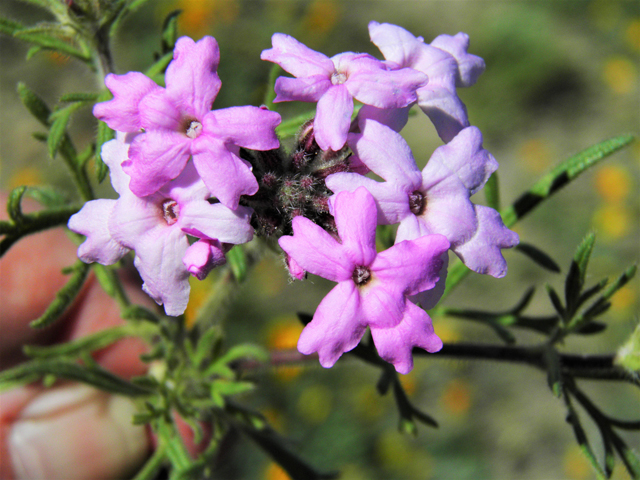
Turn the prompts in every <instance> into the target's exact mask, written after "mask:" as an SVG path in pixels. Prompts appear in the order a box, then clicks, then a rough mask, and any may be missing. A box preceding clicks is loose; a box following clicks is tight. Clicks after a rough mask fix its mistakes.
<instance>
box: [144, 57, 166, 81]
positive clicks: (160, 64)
mask: <svg viewBox="0 0 640 480" xmlns="http://www.w3.org/2000/svg"><path fill="white" fill-rule="evenodd" d="M171 60H173V52H168V53H165V54H164V55H163V56H162V57H160V58H159V59H158V60H157V61H156V62H155V63H154V64H153V65H151V66H150V67H149V68H148V69H147V71H146V72H144V73H145V75H146V76H147V77H150V78H152V79H154V77H156V76H157V75H160V74H161V73H162V72H164V71H165V69H166V68H167V65H169V63H171ZM154 80H155V79H154Z"/></svg>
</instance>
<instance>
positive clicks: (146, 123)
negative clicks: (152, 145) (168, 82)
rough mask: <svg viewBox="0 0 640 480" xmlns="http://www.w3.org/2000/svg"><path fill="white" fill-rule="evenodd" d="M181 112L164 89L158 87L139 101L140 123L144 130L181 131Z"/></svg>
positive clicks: (184, 132) (182, 132) (184, 134)
mask: <svg viewBox="0 0 640 480" xmlns="http://www.w3.org/2000/svg"><path fill="white" fill-rule="evenodd" d="M182 121H183V114H182V112H181V111H180V109H179V108H178V106H177V105H176V104H175V102H174V101H173V100H172V99H171V97H169V95H167V92H166V90H164V89H162V88H159V89H158V90H154V91H153V92H151V93H149V94H148V95H147V96H146V97H144V98H143V99H142V101H141V102H140V124H141V125H142V128H144V129H145V131H146V132H150V131H153V130H169V131H171V132H180V133H181V134H183V136H184V137H185V138H186V131H182V128H183V125H182Z"/></svg>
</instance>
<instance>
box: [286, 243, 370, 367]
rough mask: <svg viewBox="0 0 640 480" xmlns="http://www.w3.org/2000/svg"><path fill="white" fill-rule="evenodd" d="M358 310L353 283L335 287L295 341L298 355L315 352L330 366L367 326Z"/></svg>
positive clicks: (356, 294)
mask: <svg viewBox="0 0 640 480" xmlns="http://www.w3.org/2000/svg"><path fill="white" fill-rule="evenodd" d="M283 238H284V237H283ZM360 307H361V305H360V295H359V293H358V289H357V288H356V287H355V285H354V283H353V282H351V281H348V282H341V283H339V284H338V285H336V286H335V287H334V288H333V290H331V291H330V292H329V293H328V294H327V296H326V297H324V299H323V300H322V302H320V305H318V308H317V310H316V313H315V314H314V316H313V320H312V321H311V323H309V324H308V325H307V326H306V327H304V329H303V330H302V333H301V334H300V338H299V340H298V350H299V351H300V353H303V354H305V355H309V354H311V353H313V352H318V356H319V357H320V365H322V366H323V367H325V368H330V367H332V366H333V365H334V364H335V363H336V361H337V360H338V358H340V356H341V355H342V354H343V353H344V352H348V351H349V350H352V349H354V348H355V347H356V345H358V343H360V339H361V338H362V335H364V331H365V328H366V327H365V325H364V324H363V323H362V318H361V313H360Z"/></svg>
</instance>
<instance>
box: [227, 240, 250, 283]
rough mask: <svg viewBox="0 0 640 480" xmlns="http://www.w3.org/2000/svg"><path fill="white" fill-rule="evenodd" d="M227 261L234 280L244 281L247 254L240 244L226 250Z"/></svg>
mask: <svg viewBox="0 0 640 480" xmlns="http://www.w3.org/2000/svg"><path fill="white" fill-rule="evenodd" d="M227 262H229V266H230V267H231V271H232V272H233V276H234V277H235V279H236V282H238V283H242V282H244V279H245V278H246V276H247V256H246V254H245V253H244V249H243V248H242V246H240V245H236V246H234V247H233V248H232V249H231V250H229V251H228V252H227Z"/></svg>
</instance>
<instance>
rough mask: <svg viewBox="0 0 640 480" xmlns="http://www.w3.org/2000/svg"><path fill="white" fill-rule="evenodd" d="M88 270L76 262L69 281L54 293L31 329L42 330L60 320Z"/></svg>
mask: <svg viewBox="0 0 640 480" xmlns="http://www.w3.org/2000/svg"><path fill="white" fill-rule="evenodd" d="M89 268H90V267H89V265H88V264H86V263H84V262H82V261H81V260H78V261H77V262H76V264H75V265H74V266H73V270H74V272H73V274H72V275H71V278H70V279H69V281H68V282H67V283H66V284H65V285H64V287H62V288H61V289H60V290H59V291H58V293H56V297H55V299H54V300H53V302H51V303H50V304H49V306H48V307H47V309H46V310H45V312H44V313H43V314H42V316H40V318H37V319H36V320H34V321H32V322H31V323H30V324H29V326H30V327H31V328H44V327H47V326H49V325H51V324H52V323H53V322H55V321H56V320H57V319H58V318H60V316H61V315H62V314H63V313H64V312H65V311H66V309H67V308H68V307H69V306H70V305H71V303H72V302H73V301H74V300H75V298H76V296H77V295H78V293H80V289H81V288H82V285H84V282H85V280H86V278H87V274H88V273H89Z"/></svg>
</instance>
